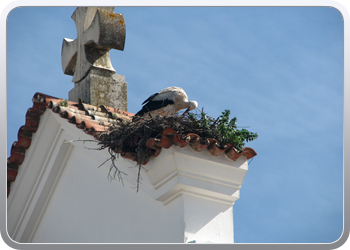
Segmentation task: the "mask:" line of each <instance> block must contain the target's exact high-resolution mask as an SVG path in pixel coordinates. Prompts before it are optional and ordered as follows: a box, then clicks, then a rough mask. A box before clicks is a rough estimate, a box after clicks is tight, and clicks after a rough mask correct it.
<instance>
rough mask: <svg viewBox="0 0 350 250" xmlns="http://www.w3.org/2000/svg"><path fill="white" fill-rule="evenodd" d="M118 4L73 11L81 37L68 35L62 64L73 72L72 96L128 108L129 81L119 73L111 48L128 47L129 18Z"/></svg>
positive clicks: (95, 103) (64, 42)
mask: <svg viewBox="0 0 350 250" xmlns="http://www.w3.org/2000/svg"><path fill="white" fill-rule="evenodd" d="M113 10H114V7H78V8H77V9H76V10H75V12H74V13H73V15H72V19H73V20H74V22H75V25H76V28H77V39H75V40H72V39H67V38H64V40H63V44H62V68H63V72H64V73H65V74H67V75H72V76H73V80H72V81H73V82H74V83H75V86H74V88H73V89H72V90H71V91H70V92H69V100H71V101H78V100H79V98H81V99H83V100H84V101H85V102H86V103H90V104H92V105H107V106H110V107H114V108H118V109H123V110H125V111H126V109H127V103H126V82H125V81H124V76H121V75H117V74H115V72H116V71H115V70H114V68H113V66H112V63H111V61H110V57H109V51H110V50H111V49H118V50H124V44H125V21H124V17H123V15H121V14H117V13H113Z"/></svg>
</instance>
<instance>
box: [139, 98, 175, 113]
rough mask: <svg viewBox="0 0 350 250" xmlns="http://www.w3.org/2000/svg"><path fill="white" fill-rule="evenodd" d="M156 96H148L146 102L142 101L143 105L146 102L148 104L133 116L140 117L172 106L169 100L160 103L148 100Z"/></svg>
mask: <svg viewBox="0 0 350 250" xmlns="http://www.w3.org/2000/svg"><path fill="white" fill-rule="evenodd" d="M157 94H158V93H157ZM157 94H154V95H153V96H150V97H149V98H148V99H147V100H146V101H144V102H143V103H146V102H147V101H148V102H147V103H146V104H145V105H144V106H143V107H142V109H141V110H140V111H139V112H137V113H136V114H135V116H142V115H144V114H145V113H147V112H150V111H153V110H157V109H160V108H163V107H166V106H168V105H169V104H174V102H173V101H172V100H169V99H165V100H160V101H152V100H150V99H151V97H154V96H155V95H157Z"/></svg>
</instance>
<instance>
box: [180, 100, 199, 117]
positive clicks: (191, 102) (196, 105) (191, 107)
mask: <svg viewBox="0 0 350 250" xmlns="http://www.w3.org/2000/svg"><path fill="white" fill-rule="evenodd" d="M188 103H189V106H188V109H186V111H185V112H184V113H183V114H182V116H184V115H185V114H187V113H188V111H190V110H193V109H196V108H197V107H198V102H196V101H189V102H188Z"/></svg>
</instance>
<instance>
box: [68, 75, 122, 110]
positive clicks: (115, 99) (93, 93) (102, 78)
mask: <svg viewBox="0 0 350 250" xmlns="http://www.w3.org/2000/svg"><path fill="white" fill-rule="evenodd" d="M79 99H82V100H83V101H84V103H89V104H91V105H95V106H100V105H105V106H108V107H113V108H117V109H120V110H123V111H128V104H127V103H128V100H127V83H126V82H125V76H123V75H118V74H112V75H108V74H106V72H105V71H103V70H100V69H98V68H93V69H92V70H91V71H90V73H89V74H88V75H87V76H86V77H85V78H84V79H83V80H82V81H80V82H77V83H75V84H74V88H73V89H72V90H71V91H69V100H70V101H73V102H79Z"/></svg>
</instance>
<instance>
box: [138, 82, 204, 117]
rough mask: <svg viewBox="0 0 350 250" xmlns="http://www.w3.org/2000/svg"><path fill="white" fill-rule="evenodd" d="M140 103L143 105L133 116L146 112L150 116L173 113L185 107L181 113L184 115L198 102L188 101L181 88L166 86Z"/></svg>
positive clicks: (195, 106)
mask: <svg viewBox="0 0 350 250" xmlns="http://www.w3.org/2000/svg"><path fill="white" fill-rule="evenodd" d="M142 105H144V106H143V107H142V109H141V110H140V111H139V112H137V113H136V114H135V116H143V115H145V114H147V113H150V114H151V115H152V116H154V115H160V116H166V115H173V114H175V113H176V112H178V111H180V110H182V109H185V108H187V110H186V111H185V112H184V113H183V114H182V116H184V115H185V114H186V113H187V112H188V111H190V110H193V109H195V108H197V106H198V103H197V102H196V101H189V100H188V97H187V95H186V92H185V91H184V90H183V89H182V88H179V87H168V88H165V89H163V90H161V91H159V92H158V93H155V94H153V95H151V96H150V97H148V99H147V100H145V101H144V102H143V103H142Z"/></svg>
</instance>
